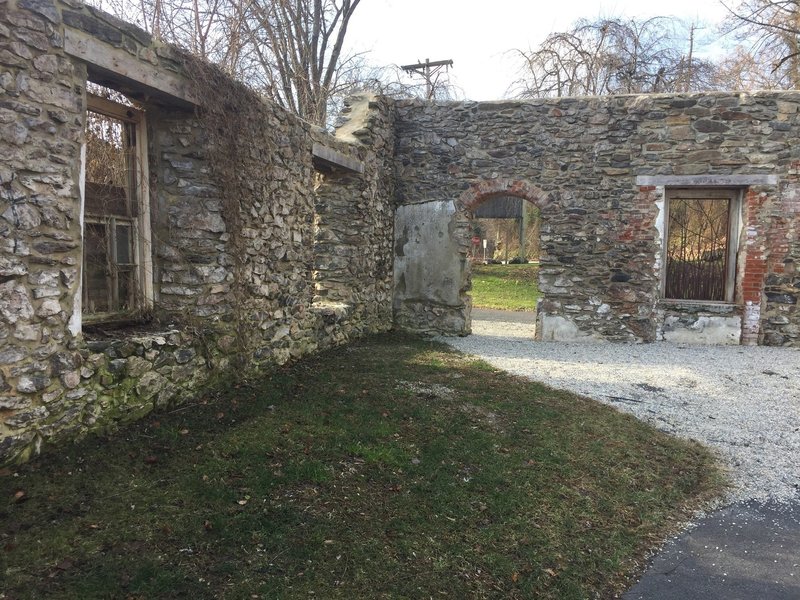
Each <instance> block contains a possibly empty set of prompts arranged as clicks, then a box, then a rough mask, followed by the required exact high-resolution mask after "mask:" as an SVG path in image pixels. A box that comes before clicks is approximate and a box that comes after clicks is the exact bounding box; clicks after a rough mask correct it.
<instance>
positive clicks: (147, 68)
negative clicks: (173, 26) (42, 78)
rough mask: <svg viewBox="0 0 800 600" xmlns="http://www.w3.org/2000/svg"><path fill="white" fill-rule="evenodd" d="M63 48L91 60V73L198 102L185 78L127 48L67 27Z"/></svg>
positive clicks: (145, 89) (146, 89) (88, 60)
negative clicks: (152, 63) (151, 62)
mask: <svg viewBox="0 0 800 600" xmlns="http://www.w3.org/2000/svg"><path fill="white" fill-rule="evenodd" d="M64 50H65V51H66V52H67V54H69V55H71V56H74V57H75V58H77V59H80V60H82V61H84V62H86V63H88V65H89V71H90V73H92V72H95V73H99V74H101V75H103V76H106V77H108V78H110V79H115V78H116V79H119V80H122V81H124V82H127V83H129V84H133V85H135V86H141V87H142V88H143V89H142V91H143V92H150V93H152V94H155V95H160V96H168V97H171V98H175V99H177V100H179V101H180V102H181V103H189V104H192V105H197V104H199V98H198V97H197V96H195V95H194V94H193V93H192V92H191V91H190V89H189V82H188V80H186V79H185V78H183V77H181V76H180V75H178V74H176V73H172V72H170V71H166V70H164V69H159V68H158V67H156V66H155V65H151V64H149V63H145V62H143V61H141V60H139V59H137V58H136V57H134V56H131V55H130V54H129V53H128V52H126V51H125V50H120V49H119V48H115V47H113V46H111V45H109V44H106V43H105V42H101V41H100V40H98V39H96V38H94V37H92V36H91V35H89V34H87V33H84V32H82V31H79V30H77V29H72V28H70V27H66V28H65V32H64Z"/></svg>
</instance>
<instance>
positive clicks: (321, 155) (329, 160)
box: [311, 142, 364, 173]
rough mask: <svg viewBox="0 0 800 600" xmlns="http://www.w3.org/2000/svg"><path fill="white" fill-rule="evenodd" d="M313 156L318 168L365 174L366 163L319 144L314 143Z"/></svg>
mask: <svg viewBox="0 0 800 600" xmlns="http://www.w3.org/2000/svg"><path fill="white" fill-rule="evenodd" d="M311 155H312V158H313V160H314V164H315V165H316V166H319V165H321V166H323V167H326V168H333V169H344V170H345V171H351V172H353V173H363V172H364V163H363V162H361V161H360V160H358V159H356V158H353V157H351V156H348V155H347V154H345V153H343V152H339V151H338V150H334V149H333V148H329V147H328V146H323V145H322V144H320V143H318V142H314V144H313V145H312V147H311Z"/></svg>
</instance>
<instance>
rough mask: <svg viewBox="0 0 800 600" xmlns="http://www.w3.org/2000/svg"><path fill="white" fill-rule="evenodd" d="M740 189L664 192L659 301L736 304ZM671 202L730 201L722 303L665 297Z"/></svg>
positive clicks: (702, 188) (696, 189)
mask: <svg viewBox="0 0 800 600" xmlns="http://www.w3.org/2000/svg"><path fill="white" fill-rule="evenodd" d="M742 198H743V190H742V188H714V187H674V188H666V189H665V191H664V238H663V244H662V248H661V253H662V254H661V264H662V265H663V268H662V269H661V298H662V299H663V300H664V301H666V302H675V303H681V304H734V303H735V302H736V274H737V271H738V260H737V258H738V256H739V238H740V232H741V223H742V217H741V213H742ZM674 199H682V200H683V199H689V200H695V199H701V200H702V199H719V200H727V201H729V205H728V240H727V254H728V256H727V261H726V264H727V267H726V272H725V300H724V301H717V300H683V299H679V298H668V297H667V296H666V290H667V245H668V244H669V223H670V201H671V200H674Z"/></svg>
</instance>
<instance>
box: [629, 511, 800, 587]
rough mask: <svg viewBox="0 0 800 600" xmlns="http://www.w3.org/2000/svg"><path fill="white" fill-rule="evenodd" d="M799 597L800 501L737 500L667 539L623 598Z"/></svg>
mask: <svg viewBox="0 0 800 600" xmlns="http://www.w3.org/2000/svg"><path fill="white" fill-rule="evenodd" d="M695 598H697V599H702V600H756V599H757V600H797V599H798V598H800V504H797V503H795V504H758V503H755V502H747V503H740V504H734V505H731V506H728V507H726V508H724V509H722V510H718V511H715V512H713V513H711V514H710V515H708V516H707V517H705V518H703V519H702V520H700V521H699V522H698V523H697V525H696V527H694V528H693V529H692V530H690V531H688V532H686V533H684V534H682V535H681V536H679V537H678V538H676V539H675V540H673V541H671V542H669V543H668V544H667V545H666V546H665V547H664V548H663V549H662V550H661V552H659V554H658V555H657V556H656V557H655V559H654V560H653V563H652V565H651V566H650V568H649V569H648V570H647V571H646V572H645V574H644V576H643V577H642V578H641V580H640V581H639V582H638V583H637V584H636V585H635V586H633V587H632V588H631V589H630V590H629V591H628V592H627V593H626V594H624V595H623V599H624V600H693V599H695Z"/></svg>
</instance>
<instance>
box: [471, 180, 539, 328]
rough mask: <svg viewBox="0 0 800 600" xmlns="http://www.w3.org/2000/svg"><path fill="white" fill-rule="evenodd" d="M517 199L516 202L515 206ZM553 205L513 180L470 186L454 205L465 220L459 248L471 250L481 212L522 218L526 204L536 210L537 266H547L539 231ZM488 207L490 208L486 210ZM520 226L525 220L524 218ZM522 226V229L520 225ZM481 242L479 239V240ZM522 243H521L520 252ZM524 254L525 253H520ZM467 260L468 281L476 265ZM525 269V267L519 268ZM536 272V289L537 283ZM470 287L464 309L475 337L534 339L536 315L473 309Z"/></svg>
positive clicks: (527, 185) (530, 187)
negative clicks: (486, 335) (477, 335)
mask: <svg viewBox="0 0 800 600" xmlns="http://www.w3.org/2000/svg"><path fill="white" fill-rule="evenodd" d="M514 200H518V203H514V202H513V201H514ZM552 203H553V198H551V195H550V194H548V193H546V192H544V191H543V190H541V189H540V188H538V187H536V186H534V185H533V184H531V183H529V182H527V181H524V180H516V179H500V178H498V179H491V180H484V181H480V182H478V183H475V184H473V185H471V186H470V187H469V188H468V189H467V190H465V191H464V193H463V194H461V196H460V197H459V199H458V201H457V203H456V206H457V209H458V211H459V213H460V216H461V217H462V218H463V219H464V220H465V221H466V227H462V228H460V231H462V233H466V234H468V235H469V236H470V239H469V240H467V243H466V245H464V244H461V247H464V248H466V249H467V254H468V255H469V254H470V250H472V249H474V247H475V245H474V239H475V238H474V236H473V232H474V224H475V219H476V218H477V216H480V214H481V213H483V214H484V215H491V214H495V215H502V216H499V217H497V218H515V217H517V215H516V214H515V213H514V211H515V210H517V211H518V217H517V218H522V217H523V215H524V214H525V212H526V204H531V205H533V206H536V207H537V208H539V259H540V262H539V265H541V264H542V260H543V261H544V262H545V263H546V251H547V248H546V246H545V245H543V244H542V243H541V231H542V230H544V229H546V227H547V225H546V221H547V218H548V215H549V213H548V211H547V209H548V208H549V207H550V206H551V204H552ZM489 204H491V205H492V206H493V209H490V210H488V211H487V210H485V209H486V208H487V207H488V205H489ZM522 222H523V223H525V220H524V218H523V220H522ZM523 227H524V226H523ZM523 235H524V234H523V231H522V230H521V231H520V233H519V237H520V239H523ZM481 243H482V240H481ZM523 247H524V244H523V243H521V244H520V249H521V251H522V248H523ZM480 250H481V249H480V248H479V254H478V262H482V255H481V254H480ZM522 253H523V254H524V251H522ZM465 258H466V259H467V260H465V261H464V265H465V268H466V269H467V277H466V279H467V280H468V281H470V282H471V273H470V271H471V270H472V265H473V263H474V262H475V257H474V254H473V256H472V257H470V256H466V257H465ZM519 268H524V267H519ZM539 272H540V271H539V270H538V269H537V275H536V277H537V287H538V283H539V276H538V273H539ZM470 289H471V285H467V290H466V293H467V294H468V295H469V296H470V297H469V298H467V299H465V302H464V304H465V306H466V308H467V312H468V316H467V321H468V323H469V327H470V331H472V332H474V333H478V334H495V335H501V334H503V335H505V334H508V335H512V336H516V337H528V338H535V337H536V335H535V334H536V332H537V331H540V328H539V327H536V312H535V311H530V312H519V311H513V312H512V311H498V310H492V309H486V308H473V305H472V297H471V294H469V291H470Z"/></svg>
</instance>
